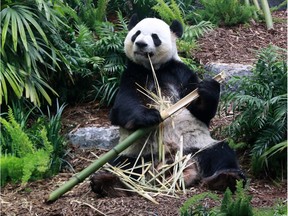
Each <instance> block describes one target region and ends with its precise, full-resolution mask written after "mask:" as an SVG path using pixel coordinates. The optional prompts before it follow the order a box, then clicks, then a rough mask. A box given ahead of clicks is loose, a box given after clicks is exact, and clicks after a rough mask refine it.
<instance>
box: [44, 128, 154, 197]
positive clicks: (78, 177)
mask: <svg viewBox="0 0 288 216" xmlns="http://www.w3.org/2000/svg"><path fill="white" fill-rule="evenodd" d="M156 127H157V126H152V127H148V128H141V129H139V130H137V131H135V132H134V133H132V134H131V135H130V136H128V137H127V138H126V139H125V140H123V141H122V142H121V143H119V144H118V145H116V146H115V147H114V148H113V149H111V150H110V151H108V152H107V153H106V154H104V155H102V156H101V157H99V158H98V159H97V160H96V161H94V162H93V163H92V164H90V165H89V166H88V167H86V168H85V169H84V170H82V171H81V172H79V173H77V174H75V175H74V176H73V177H71V178H70V180H69V181H68V182H66V183H65V184H63V185H62V186H60V187H59V188H58V189H56V190H55V191H53V192H52V193H51V194H50V195H49V197H48V199H47V201H48V202H51V201H55V200H56V199H58V198H59V197H60V196H62V195H63V194H64V193H66V192H68V191H69V190H71V189H72V188H73V187H74V186H75V185H77V184H79V183H80V182H82V181H84V180H85V179H86V178H87V177H88V176H89V175H91V174H92V173H94V172H95V171H97V170H98V169H100V168H101V167H102V166H103V165H104V164H105V163H107V162H108V161H109V160H112V159H114V158H116V157H117V155H118V154H119V153H120V152H122V151H124V150H125V149H126V148H128V147H129V146H130V145H131V144H132V143H134V142H135V141H136V140H138V139H139V138H141V137H142V136H144V135H145V134H147V133H149V132H150V131H152V130H153V129H155V128H156Z"/></svg>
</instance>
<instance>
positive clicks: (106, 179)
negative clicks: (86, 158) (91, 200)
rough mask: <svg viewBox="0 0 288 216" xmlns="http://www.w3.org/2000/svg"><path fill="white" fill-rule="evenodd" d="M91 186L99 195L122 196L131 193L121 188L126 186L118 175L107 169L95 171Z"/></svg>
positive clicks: (91, 178)
mask: <svg viewBox="0 0 288 216" xmlns="http://www.w3.org/2000/svg"><path fill="white" fill-rule="evenodd" d="M90 186H91V189H92V191H93V192H94V193H96V194H97V196H98V197H121V196H128V195H130V194H129V192H127V191H124V190H121V188H126V187H125V185H124V184H123V183H122V182H121V181H120V179H119V178H118V177H117V176H116V175H113V174H112V173H109V172H105V171H99V172H97V173H94V174H93V175H92V176H91V177H90ZM117 188H118V189H117ZM119 188H120V190H119Z"/></svg>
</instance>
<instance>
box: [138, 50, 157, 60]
mask: <svg viewBox="0 0 288 216" xmlns="http://www.w3.org/2000/svg"><path fill="white" fill-rule="evenodd" d="M134 54H135V55H140V56H143V57H145V58H148V55H149V56H150V57H152V56H154V53H153V52H139V51H135V52H134Z"/></svg>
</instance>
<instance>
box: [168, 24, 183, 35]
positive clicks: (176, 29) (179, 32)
mask: <svg viewBox="0 0 288 216" xmlns="http://www.w3.org/2000/svg"><path fill="white" fill-rule="evenodd" d="M170 30H171V31H172V32H173V33H175V35H176V36H177V37H178V38H180V37H182V35H183V27H182V25H181V23H180V22H179V21H178V20H174V21H173V22H172V24H171V26H170Z"/></svg>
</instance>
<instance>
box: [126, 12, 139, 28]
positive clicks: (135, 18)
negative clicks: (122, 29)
mask: <svg viewBox="0 0 288 216" xmlns="http://www.w3.org/2000/svg"><path fill="white" fill-rule="evenodd" d="M138 22H139V18H138V15H137V14H136V13H135V14H133V15H132V16H131V18H130V20H129V24H128V30H129V31H130V30H131V29H132V28H133V27H134V26H135V25H137V23H138Z"/></svg>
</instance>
